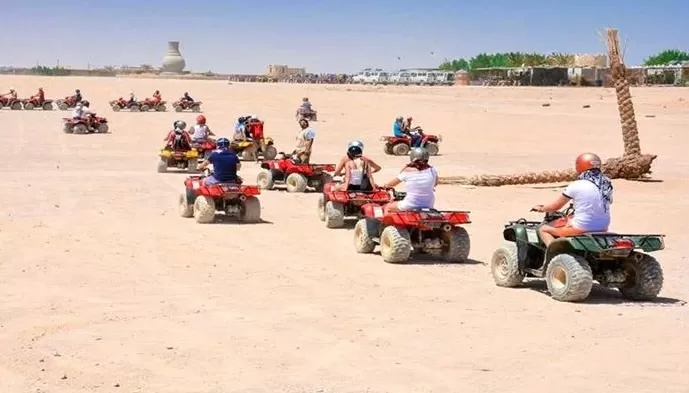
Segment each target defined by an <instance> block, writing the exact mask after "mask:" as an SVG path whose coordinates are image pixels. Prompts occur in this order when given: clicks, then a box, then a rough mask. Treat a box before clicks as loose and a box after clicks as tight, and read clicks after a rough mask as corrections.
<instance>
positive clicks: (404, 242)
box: [380, 225, 411, 263]
mask: <svg viewBox="0 0 689 393" xmlns="http://www.w3.org/2000/svg"><path fill="white" fill-rule="evenodd" d="M380 255H381V256H382V257H383V260H384V261H385V262H388V263H401V262H406V261H407V260H409V257H410V256H411V237H410V236H409V231H408V230H407V228H402V227H396V226H393V225H390V226H387V227H385V229H383V232H382V233H381V234H380Z"/></svg>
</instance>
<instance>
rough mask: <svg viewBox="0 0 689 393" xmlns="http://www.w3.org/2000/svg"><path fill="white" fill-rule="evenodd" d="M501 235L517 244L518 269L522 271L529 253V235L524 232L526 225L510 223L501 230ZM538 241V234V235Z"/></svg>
mask: <svg viewBox="0 0 689 393" xmlns="http://www.w3.org/2000/svg"><path fill="white" fill-rule="evenodd" d="M536 233H538V232H536ZM502 237H503V238H504V239H505V240H507V241H510V242H514V243H515V244H516V245H517V259H518V261H519V270H521V271H524V269H526V267H527V266H526V264H527V262H528V253H529V235H528V234H527V232H526V227H525V226H523V225H512V226H509V227H507V228H505V229H504V230H503V231H502ZM539 241H540V236H539Z"/></svg>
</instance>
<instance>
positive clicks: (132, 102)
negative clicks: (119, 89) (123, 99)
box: [127, 92, 136, 106]
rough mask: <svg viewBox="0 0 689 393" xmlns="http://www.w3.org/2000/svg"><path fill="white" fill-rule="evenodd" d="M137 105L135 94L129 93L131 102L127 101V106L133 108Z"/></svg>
mask: <svg viewBox="0 0 689 393" xmlns="http://www.w3.org/2000/svg"><path fill="white" fill-rule="evenodd" d="M134 104H136V96H134V92H130V93H129V101H127V106H132V105H134Z"/></svg>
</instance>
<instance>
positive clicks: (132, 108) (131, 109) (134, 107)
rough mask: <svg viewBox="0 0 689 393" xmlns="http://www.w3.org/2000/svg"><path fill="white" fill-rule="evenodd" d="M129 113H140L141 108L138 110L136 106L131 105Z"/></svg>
mask: <svg viewBox="0 0 689 393" xmlns="http://www.w3.org/2000/svg"><path fill="white" fill-rule="evenodd" d="M129 111H131V112H140V111H141V108H139V106H138V105H132V106H130V107H129Z"/></svg>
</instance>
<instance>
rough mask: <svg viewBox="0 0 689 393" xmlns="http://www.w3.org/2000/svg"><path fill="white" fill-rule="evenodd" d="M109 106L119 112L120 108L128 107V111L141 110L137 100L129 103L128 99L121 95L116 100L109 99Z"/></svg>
mask: <svg viewBox="0 0 689 393" xmlns="http://www.w3.org/2000/svg"><path fill="white" fill-rule="evenodd" d="M110 107H111V108H112V110H113V111H115V112H119V111H121V110H122V109H129V111H131V112H139V111H140V110H141V108H140V105H139V102H135V103H133V104H131V105H130V104H129V101H127V100H125V99H124V98H122V97H120V98H118V99H116V100H112V101H110Z"/></svg>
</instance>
